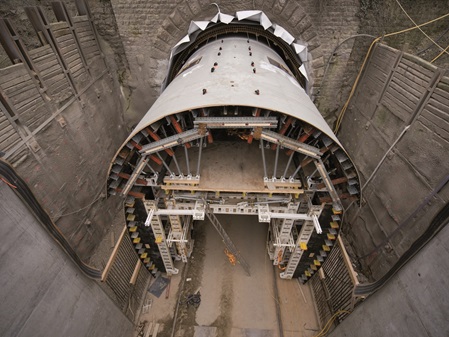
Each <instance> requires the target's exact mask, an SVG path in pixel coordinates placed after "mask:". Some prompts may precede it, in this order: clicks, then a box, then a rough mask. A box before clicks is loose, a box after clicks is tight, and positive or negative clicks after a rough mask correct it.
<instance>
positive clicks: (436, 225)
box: [354, 203, 449, 296]
mask: <svg viewBox="0 0 449 337" xmlns="http://www.w3.org/2000/svg"><path fill="white" fill-rule="evenodd" d="M448 222H449V203H448V204H446V205H445V206H444V207H443V208H442V209H441V210H440V212H439V213H438V214H437V215H436V216H435V217H434V218H433V220H432V222H431V223H430V225H429V227H428V228H427V229H426V231H425V232H424V233H423V234H422V235H421V236H420V237H419V238H418V239H416V240H415V242H413V244H412V245H411V246H410V248H409V249H408V250H407V251H406V252H405V253H404V254H403V255H402V256H401V257H400V258H399V260H398V261H397V262H396V263H395V264H394V266H393V267H392V268H391V269H390V270H389V271H388V272H387V273H386V274H385V275H384V276H382V277H381V278H380V279H379V280H377V281H376V282H374V283H368V284H359V285H358V286H356V287H355V289H354V295H355V296H364V295H369V294H372V293H374V292H376V291H377V290H379V289H380V288H381V287H383V286H384V285H385V284H386V283H387V282H388V280H390V279H391V278H392V277H393V276H394V275H395V274H396V273H397V272H398V271H399V270H400V269H401V268H402V267H403V266H404V265H405V264H406V263H407V262H408V261H409V260H410V259H411V258H413V257H414V256H415V255H416V254H417V253H418V252H419V251H420V250H421V249H422V248H423V247H424V246H425V245H426V244H427V243H428V242H429V241H430V240H432V239H433V238H434V237H435V236H436V235H437V234H438V233H439V232H440V231H441V230H442V229H443V228H444V227H445V226H446V225H447V223H448Z"/></svg>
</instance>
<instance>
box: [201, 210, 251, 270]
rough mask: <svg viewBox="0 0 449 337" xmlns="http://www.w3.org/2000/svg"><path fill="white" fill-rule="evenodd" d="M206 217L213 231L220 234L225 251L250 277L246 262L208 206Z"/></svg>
mask: <svg viewBox="0 0 449 337" xmlns="http://www.w3.org/2000/svg"><path fill="white" fill-rule="evenodd" d="M206 216H207V218H208V219H209V220H210V222H211V223H212V225H213V226H214V227H215V229H216V230H217V232H218V234H220V236H221V238H222V239H223V242H224V244H225V246H226V248H227V250H228V251H229V252H230V253H231V254H232V255H234V256H235V258H236V260H237V262H238V263H239V264H240V265H241V266H242V268H243V269H244V270H245V272H246V274H248V276H251V274H250V270H249V265H248V263H246V261H245V259H244V258H243V256H242V255H241V254H240V252H239V251H238V250H237V248H236V247H235V245H234V243H233V242H232V241H231V239H230V237H229V236H228V234H227V233H226V232H225V230H224V228H223V226H222V225H221V223H220V221H218V219H217V217H216V216H215V214H214V213H213V212H212V210H211V209H210V207H209V205H207V206H206Z"/></svg>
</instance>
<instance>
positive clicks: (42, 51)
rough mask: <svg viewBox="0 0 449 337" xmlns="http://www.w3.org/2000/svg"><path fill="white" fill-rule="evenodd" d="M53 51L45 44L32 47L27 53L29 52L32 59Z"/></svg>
mask: <svg viewBox="0 0 449 337" xmlns="http://www.w3.org/2000/svg"><path fill="white" fill-rule="evenodd" d="M50 53H53V49H51V47H50V45H48V44H46V45H45V46H42V47H39V48H36V49H32V50H29V51H28V54H30V56H31V58H32V59H33V60H34V59H35V58H38V57H41V56H44V55H47V54H50Z"/></svg>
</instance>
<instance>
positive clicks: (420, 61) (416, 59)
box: [403, 54, 438, 74]
mask: <svg viewBox="0 0 449 337" xmlns="http://www.w3.org/2000/svg"><path fill="white" fill-rule="evenodd" d="M403 58H405V59H406V60H408V61H410V62H412V63H415V64H416V65H418V66H419V67H421V68H424V69H426V70H428V71H429V72H431V73H432V74H433V73H434V72H435V71H437V69H438V67H436V66H434V65H433V64H431V63H430V62H427V61H425V60H423V59H422V58H420V57H417V56H415V55H411V54H404V56H403Z"/></svg>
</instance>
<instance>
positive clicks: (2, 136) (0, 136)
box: [0, 128, 16, 143]
mask: <svg viewBox="0 0 449 337" xmlns="http://www.w3.org/2000/svg"><path fill="white" fill-rule="evenodd" d="M14 133H16V130H15V129H14V128H11V129H9V130H8V131H5V132H3V131H2V133H1V134H0V143H1V142H3V141H4V140H6V139H7V138H9V137H10V136H12V135H13V134H14Z"/></svg>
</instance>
